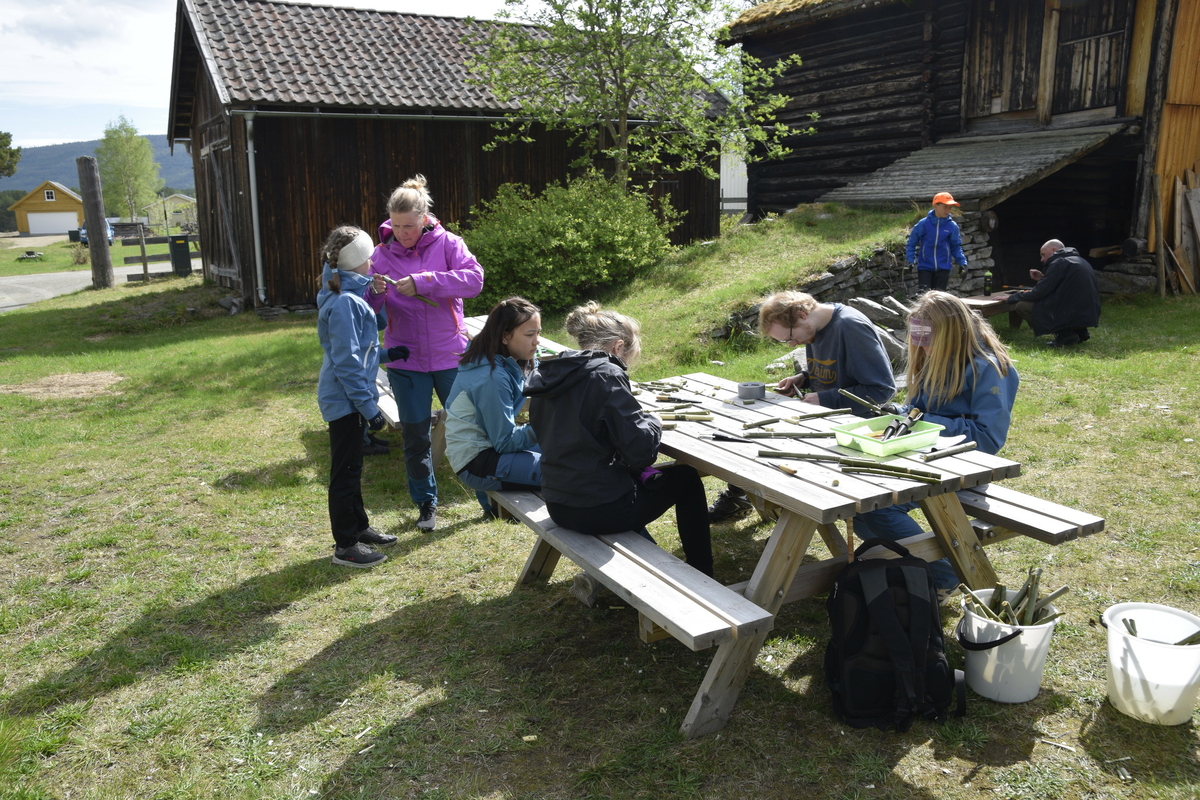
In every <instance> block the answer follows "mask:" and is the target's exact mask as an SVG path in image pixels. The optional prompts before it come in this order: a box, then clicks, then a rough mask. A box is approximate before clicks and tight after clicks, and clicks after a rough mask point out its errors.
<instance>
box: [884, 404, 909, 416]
mask: <svg viewBox="0 0 1200 800" xmlns="http://www.w3.org/2000/svg"><path fill="white" fill-rule="evenodd" d="M879 408H880V409H882V410H883V413H884V414H898V415H900V416H904V412H903V411H901V410H900V406H898V405H896V404H895V403H884V404H883V405H881V406H880V407H879Z"/></svg>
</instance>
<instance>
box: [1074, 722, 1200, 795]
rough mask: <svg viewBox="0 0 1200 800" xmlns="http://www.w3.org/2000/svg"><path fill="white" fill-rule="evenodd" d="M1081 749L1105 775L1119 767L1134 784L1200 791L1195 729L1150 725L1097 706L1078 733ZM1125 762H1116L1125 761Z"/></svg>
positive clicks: (1187, 723) (1189, 724) (1188, 724)
mask: <svg viewBox="0 0 1200 800" xmlns="http://www.w3.org/2000/svg"><path fill="white" fill-rule="evenodd" d="M1079 739H1080V741H1081V742H1083V746H1084V749H1085V750H1087V752H1088V754H1089V755H1090V756H1091V757H1092V758H1093V759H1094V760H1095V761H1096V763H1098V764H1101V765H1103V769H1104V771H1105V772H1107V773H1108V774H1109V775H1112V776H1116V775H1117V767H1119V766H1123V767H1125V769H1126V770H1128V771H1129V773H1130V774H1131V775H1132V776H1133V779H1134V780H1135V781H1137V782H1138V783H1170V784H1177V783H1190V784H1193V785H1196V786H1198V787H1200V760H1198V759H1197V736H1196V728H1195V726H1194V725H1193V724H1192V723H1191V722H1186V723H1184V724H1183V725H1170V726H1168V725H1152V724H1150V723H1148V722H1142V721H1141V720H1136V719H1134V718H1133V717H1130V716H1127V715H1125V714H1122V713H1121V712H1120V711H1118V710H1117V709H1116V708H1114V707H1113V705H1112V703H1110V702H1108V701H1107V700H1105V701H1104V702H1103V703H1101V705H1100V707H1099V708H1098V709H1097V710H1096V713H1095V714H1093V715H1092V718H1091V719H1090V720H1089V721H1088V722H1086V723H1085V724H1084V727H1083V730H1081V731H1080V733H1079ZM1127 756H1128V757H1130V760H1128V761H1118V759H1122V758H1125V757H1127Z"/></svg>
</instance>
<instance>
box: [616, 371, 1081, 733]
mask: <svg viewBox="0 0 1200 800" xmlns="http://www.w3.org/2000/svg"><path fill="white" fill-rule="evenodd" d="M664 382H665V383H668V384H675V385H677V386H678V388H677V389H674V390H672V391H671V392H670V393H669V394H668V395H662V394H653V393H649V392H644V393H642V394H640V395H638V398H639V400H640V401H641V402H642V405H643V406H644V407H645V408H647V409H658V408H663V407H666V406H671V405H677V404H679V403H681V402H693V403H695V404H696V407H698V408H702V409H705V410H707V411H710V412H711V413H712V416H713V420H712V421H711V422H709V421H688V420H684V421H678V422H676V427H675V428H674V429H673V430H664V432H663V439H662V445H661V448H660V452H661V453H662V454H663V455H666V456H669V457H672V458H674V459H675V460H677V461H679V462H681V463H686V464H690V465H692V466H693V467H695V468H696V469H698V470H699V471H700V472H701V473H703V474H707V475H713V476H716V477H717V478H720V479H721V480H725V481H730V482H732V483H735V484H736V485H738V486H741V487H744V488H746V489H747V490H748V491H749V492H750V493H751V494H752V495H753V496H755V497H756V498H758V501H757V504H758V507H759V508H760V511H762V512H763V513H764V514H768V515H771V516H774V515H775V514H777V515H778V518H777V521H776V522H775V527H774V530H773V531H772V533H771V536H770V538H769V539H768V540H767V541H766V543H765V545H764V547H763V552H762V555H761V556H760V557H759V560H758V562H757V565H756V567H755V569H754V572H753V575H752V576H751V578H750V580H749V581H747V582H745V583H739V584H734V585H732V586H729V587H727V588H728V589H731V590H733V591H734V592H735V593H737V594H739V595H741V596H742V597H744V598H745V599H746V600H748V601H750V602H751V603H752V604H754V605H755V606H758V607H761V608H762V609H765V610H766V611H768V612H770V613H771V614H775V613H777V612H778V611H779V609H780V607H781V606H782V605H783V604H784V603H789V602H795V601H797V600H800V599H803V598H806V597H811V596H813V595H816V594H819V593H822V592H825V591H827V590H828V589H829V587H830V586H831V585H832V582H833V579H834V577H835V576H836V575H837V573H838V572H839V571H840V570H841V568H842V567H843V566H844V565H845V564H846V562H847V558H848V556H847V553H848V552H850V551H852V550H853V546H854V542H853V540H852V533H851V531H850V527H851V526H847V530H846V533H845V534H843V533H842V532H841V531H839V529H838V528H837V527H836V523H838V522H844V521H846V520H849V519H851V518H852V517H853V516H854V515H855V514H856V513H858V512H862V511H870V510H873V509H876V508H882V507H886V506H890V505H894V504H896V503H903V502H909V501H915V502H917V503H918V504H919V505H920V507H921V508H922V510H923V511H924V512H925V515H926V517H927V519H928V520H929V522H930V525H931V526H932V528H933V532H932V533H931V534H925V535H922V536H916V537H912V538H911V539H908V540H906V542H905V544H906V546H907V547H908V548H909V550H910V551H911V552H912V553H913V554H914V555H917V556H920V557H922V558H925V559H936V558H940V557H942V556H943V555H944V556H946V557H947V558H949V560H950V563H951V564H953V565H954V568H955V570H956V571H957V572H958V574H959V576H960V578H961V579H962V581H963V582H964V583H965V584H967V585H968V586H970V587H972V588H990V587H992V586H994V585H995V583H996V582H997V576H996V572H995V569H994V568H993V567H992V565H991V562H990V561H989V560H988V557H987V554H986V553H985V552H984V549H983V546H984V545H985V544H989V543H991V542H995V541H1001V540H1003V539H1006V538H1011V537H1012V536H1017V535H1028V536H1033V537H1035V538H1038V539H1039V540H1041V541H1045V542H1048V543H1052V544H1057V543H1060V542H1063V541H1067V540H1069V539H1072V538H1075V537H1077V536H1082V535H1088V534H1090V533H1095V532H1097V531H1099V530H1102V529H1103V526H1104V520H1103V519H1101V518H1099V517H1094V516H1092V515H1089V514H1085V513H1082V512H1078V511H1075V510H1073V509H1069V508H1066V507H1064V506H1059V505H1056V504H1052V503H1048V502H1046V501H1042V500H1039V499H1037V498H1034V497H1031V496H1028V495H1024V494H1022V493H1019V492H1015V491H1011V490H1007V491H999V490H1000V488H1001V487H997V486H994V485H993V484H994V483H995V482H997V481H1003V480H1006V479H1008V478H1012V477H1016V476H1017V475H1019V474H1020V471H1021V467H1020V464H1018V463H1017V462H1015V461H1011V460H1009V459H1006V458H1002V457H999V456H994V455H989V454H987V453H982V452H978V451H972V452H968V453H964V454H961V455H956V456H950V457H946V458H942V459H938V460H935V461H931V462H928V463H926V462H923V461H920V460H919V459H918V458H917V456H916V454H915V453H911V452H910V453H907V454H904V453H902V454H897V455H895V456H891V457H888V458H883V459H878V460H880V461H885V462H888V463H899V464H904V465H906V466H910V467H916V468H920V469H924V470H927V471H932V472H936V473H938V474H939V476H940V480H939V481H938V482H936V483H932V484H926V483H918V482H915V481H911V480H906V479H904V478H898V477H897V478H892V477H879V476H872V475H854V474H847V473H842V472H840V471H839V470H838V468H837V466H836V465H835V464H834V463H833V462H829V461H825V462H817V461H795V460H786V459H783V458H770V457H759V455H758V453H759V451H760V450H762V451H771V450H774V451H780V450H785V451H792V452H795V451H800V452H811V453H825V454H828V455H830V456H832V457H836V456H853V457H865V456H864V454H863V453H861V452H860V451H857V450H851V449H848V448H843V447H840V446H838V445H837V444H836V441H835V439H832V438H801V439H776V438H769V439H761V440H754V441H753V442H749V443H743V442H729V441H717V440H714V439H712V438H710V437H712V435H713V434H716V433H724V434H730V435H732V436H741V435H743V434H745V433H746V432H747V429H746V428H745V427H744V426H745V425H746V424H749V423H754V422H762V421H763V420H766V419H769V418H773V417H781V418H784V420H785V421H782V422H779V423H773V424H771V425H770V426H769V427H770V428H773V429H774V432H795V433H810V434H811V433H820V432H828V431H829V429H830V428H831V427H832V426H833V425H836V424H839V423H842V422H849V421H854V420H855V419H856V418H855V417H853V416H852V415H850V414H849V413H843V414H833V415H829V414H828V410H827V409H821V408H820V407H818V406H813V405H810V404H807V403H804V402H802V401H800V400H798V399H794V398H787V397H783V396H781V395H776V394H774V393H772V392H768V393H767V399H765V400H759V401H756V402H755V403H754V404H753V405H743V404H740V403H735V402H728V401H731V400H734V399H735V398H736V397H737V385H736V384H735V383H733V382H731V381H727V380H724V379H721V378H717V377H714V376H712V375H706V374H702V373H696V374H689V375H684V376H680V377H677V378H668V379H665V381H664ZM661 397H669V398H670V399H669V400H665V401H664V400H661V399H660V398H661ZM814 413H815V414H824V415H822V416H813V414H814ZM789 417H791V418H794V419H795V420H796V421H786V420H787V418H789ZM755 430H762V428H761V427H760V428H756V429H755ZM776 464H783V465H786V466H788V467H790V468H792V469H795V470H796V474H795V475H791V474H787V473H785V472H783V471H781V470H780V469H778V468H777V467H776V466H775V465H776ZM968 508H969V509H970V511H971V514H972V516H975V517H979V519H977V520H975V521H972V519H971V518H970V517H969V516H968V513H967V510H968ZM814 537H819V538H820V539H821V540H823V541H824V543H825V545H826V547H827V548H828V549H829V551H830V552H831V553H832V557H830V558H826V559H823V560H818V561H815V562H811V563H807V564H802V561H803V559H804V557H805V554H806V553H807V552H808V550H809V547H810V545H811V544H812V543H813V540H814ZM848 539H849V541H848ZM889 552H890V551H889ZM878 555H879V556H880V557H887V556H888V552H881V553H879V554H878ZM765 640H766V631H762V632H759V633H755V634H752V635H748V636H741V637H736V638H732V639H730V640H728V641H725V642H723V643H722V644H720V645H719V646H718V648H717V652H716V655H715V657H714V658H713V661H712V664H711V666H710V667H709V670H708V673H707V675H706V676H705V678H704V681H703V682H702V683H701V685H700V688H699V690H698V691H697V693H696V696H695V699H694V700H693V702H692V706H691V708H690V710H689V711H688V714H687V716H686V718H685V719H684V722H683V728H682V729H683V732H684V733H685V734H686V735H687V736H689V737H695V736H700V735H703V734H706V733H712V732H715V731H717V730H720V729H721V728H722V727H723V726H724V725H725V722H726V721H727V719H728V717H729V714H730V711H731V710H732V708H733V705H734V703H735V702H736V700H737V696H738V693H739V692H740V690H741V687H742V685H743V684H744V682H745V680H746V678H747V676H748V674H749V672H750V670H751V668H752V667H753V665H754V662H755V658H756V656H757V654H758V651H759V649H760V648H761V647H762V645H763V643H764V641H765Z"/></svg>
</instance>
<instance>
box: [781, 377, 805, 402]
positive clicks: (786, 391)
mask: <svg viewBox="0 0 1200 800" xmlns="http://www.w3.org/2000/svg"><path fill="white" fill-rule="evenodd" d="M807 386H808V373H807V372H801V373H800V374H799V375H792V376H791V377H790V378H784V379H783V380H781V381H780V382H779V383H777V384H776V385H775V391H776V393H778V394H782V395H786V396H787V397H795V396H796V393H797V392H798V391H799V390H801V389H803V388H805V387H807Z"/></svg>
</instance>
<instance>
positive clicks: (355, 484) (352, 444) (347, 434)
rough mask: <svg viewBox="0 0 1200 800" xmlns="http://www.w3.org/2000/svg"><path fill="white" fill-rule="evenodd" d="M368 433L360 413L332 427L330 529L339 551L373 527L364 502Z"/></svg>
mask: <svg viewBox="0 0 1200 800" xmlns="http://www.w3.org/2000/svg"><path fill="white" fill-rule="evenodd" d="M364 430H366V420H364V419H363V418H362V414H359V413H358V412H357V411H355V412H354V413H353V414H347V415H346V416H344V417H341V418H340V419H335V420H334V421H333V422H330V423H329V451H330V460H329V525H330V528H331V529H332V530H333V540H334V541H335V542H336V543H337V546H338V547H350V546H351V545H352V544H354V543H355V542H357V541H358V533H359V531H363V530H366V529H367V528H368V527H370V525H371V522H370V520H368V519H367V511H366V509H365V508H363V499H362V465H363V431H364Z"/></svg>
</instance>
